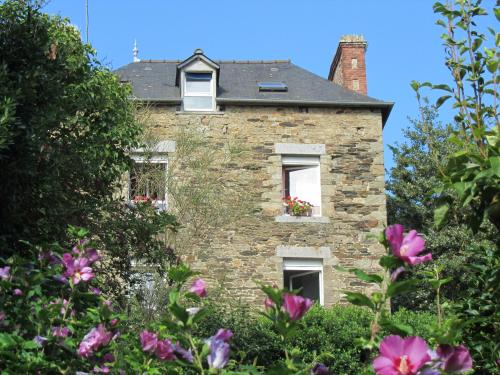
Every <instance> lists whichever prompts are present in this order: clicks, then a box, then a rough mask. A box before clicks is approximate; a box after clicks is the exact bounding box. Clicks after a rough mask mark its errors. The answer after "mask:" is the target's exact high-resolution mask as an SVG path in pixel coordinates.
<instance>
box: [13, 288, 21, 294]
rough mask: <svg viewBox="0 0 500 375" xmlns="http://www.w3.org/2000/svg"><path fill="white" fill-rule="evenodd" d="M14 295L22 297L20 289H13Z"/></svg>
mask: <svg viewBox="0 0 500 375" xmlns="http://www.w3.org/2000/svg"><path fill="white" fill-rule="evenodd" d="M14 295H15V296H22V295H23V291H22V290H21V289H18V288H16V289H14Z"/></svg>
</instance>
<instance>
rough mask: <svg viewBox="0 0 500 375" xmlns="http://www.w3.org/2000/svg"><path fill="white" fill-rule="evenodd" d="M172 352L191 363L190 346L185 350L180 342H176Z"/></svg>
mask: <svg viewBox="0 0 500 375" xmlns="http://www.w3.org/2000/svg"><path fill="white" fill-rule="evenodd" d="M174 352H175V354H177V355H178V356H180V358H182V359H184V360H185V361H188V362H190V363H193V353H192V352H191V348H189V350H186V349H184V348H183V347H182V346H181V344H179V343H177V344H175V345H174Z"/></svg>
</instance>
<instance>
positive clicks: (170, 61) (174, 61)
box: [139, 59, 182, 63]
mask: <svg viewBox="0 0 500 375" xmlns="http://www.w3.org/2000/svg"><path fill="white" fill-rule="evenodd" d="M139 62H140V63H180V62H182V60H161V59H159V60H158V59H150V60H145V59H141V61H139Z"/></svg>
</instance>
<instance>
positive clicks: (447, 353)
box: [436, 345, 472, 374]
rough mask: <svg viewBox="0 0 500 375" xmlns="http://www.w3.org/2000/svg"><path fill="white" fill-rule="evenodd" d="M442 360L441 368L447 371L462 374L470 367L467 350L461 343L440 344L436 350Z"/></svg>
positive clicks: (470, 360)
mask: <svg viewBox="0 0 500 375" xmlns="http://www.w3.org/2000/svg"><path fill="white" fill-rule="evenodd" d="M436 353H437V355H438V356H439V358H440V359H441V361H442V363H443V364H442V369H443V370H444V371H445V372H447V373H452V374H462V373H464V372H466V371H468V370H470V369H471V368H472V358H471V356H470V353H469V350H467V348H466V347H465V346H463V345H460V346H456V347H453V346H450V345H440V346H439V347H438V348H437V350H436Z"/></svg>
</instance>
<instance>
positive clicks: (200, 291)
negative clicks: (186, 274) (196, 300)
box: [189, 279, 207, 297]
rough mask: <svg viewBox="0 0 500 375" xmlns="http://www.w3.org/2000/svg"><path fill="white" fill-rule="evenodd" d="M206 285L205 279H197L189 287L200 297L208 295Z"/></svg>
mask: <svg viewBox="0 0 500 375" xmlns="http://www.w3.org/2000/svg"><path fill="white" fill-rule="evenodd" d="M206 286H207V284H206V283H205V281H204V280H203V279H197V280H195V281H194V282H193V284H192V285H191V288H189V291H190V292H191V293H194V294H196V295H197V296H198V297H206V296H207V290H206Z"/></svg>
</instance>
